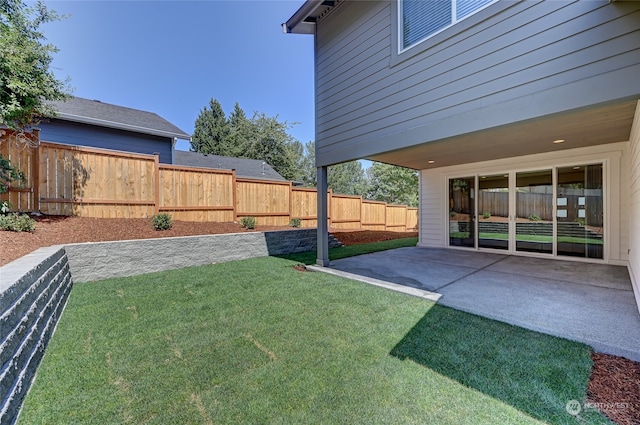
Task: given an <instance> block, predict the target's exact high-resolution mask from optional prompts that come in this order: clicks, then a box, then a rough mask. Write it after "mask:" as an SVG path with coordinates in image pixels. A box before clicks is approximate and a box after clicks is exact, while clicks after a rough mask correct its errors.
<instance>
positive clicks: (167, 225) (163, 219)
mask: <svg viewBox="0 0 640 425" xmlns="http://www.w3.org/2000/svg"><path fill="white" fill-rule="evenodd" d="M151 224H152V225H153V228H154V229H156V230H169V229H171V228H172V227H173V221H172V220H171V216H170V215H169V214H167V213H160V214H156V215H154V216H153V217H151Z"/></svg>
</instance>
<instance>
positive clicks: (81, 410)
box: [19, 257, 607, 425]
mask: <svg viewBox="0 0 640 425" xmlns="http://www.w3.org/2000/svg"><path fill="white" fill-rule="evenodd" d="M295 264H297V262H296V261H292V260H286V259H282V258H273V257H270V258H258V259H252V260H245V261H237V262H229V263H223V264H216V265H211V266H205V267H194V268H185V269H180V270H173V271H169V272H163V273H153V274H147V275H141V276H137V277H132V278H126V279H110V280H105V281H100V282H95V283H83V284H75V285H74V287H73V290H72V292H71V295H70V299H69V303H68V305H67V308H66V310H65V312H64V315H63V317H62V318H61V320H60V322H59V325H58V328H57V331H56V333H55V335H54V337H53V339H52V341H51V343H50V345H49V347H48V348H47V352H46V355H45V357H44V359H43V362H42V364H41V367H40V369H39V372H38V375H37V378H36V381H35V383H34V385H33V387H32V389H31V391H30V393H29V395H28V397H27V398H26V400H25V404H24V409H23V412H22V414H21V417H20V420H19V424H59V423H65V424H73V423H82V424H238V423H252V424H283V423H287V424H289V423H290V424H303V423H304V424H307V423H308V424H339V423H340V424H383V423H384V424H391V423H393V424H412V423H415V424H427V423H433V424H456V425H459V424H497V423H500V424H535V423H543V422H547V423H552V424H565V423H607V421H606V419H605V418H604V417H603V416H601V415H600V414H599V413H597V412H595V411H587V412H584V411H583V412H582V413H581V414H580V417H579V418H575V417H574V416H571V415H569V414H568V413H567V412H566V410H565V405H566V403H567V402H568V401H569V400H572V399H575V400H579V401H582V400H583V399H584V397H585V391H586V386H587V381H588V377H589V373H590V368H591V360H590V349H589V348H588V347H587V346H585V345H582V344H578V343H573V342H570V341H566V340H563V339H559V338H554V337H550V336H545V335H542V334H538V333H535V332H530V331H526V330H523V329H521V328H517V327H513V326H509V325H505V324H502V323H499V322H495V321H491V320H487V319H483V318H480V317H477V316H473V315H469V314H466V313H462V312H459V311H456V310H452V309H449V308H445V307H442V306H439V305H436V304H434V303H432V302H429V301H426V300H423V299H419V298H414V297H410V296H407V295H403V294H399V293H395V292H391V291H388V290H385V289H381V288H377V287H372V286H368V285H366V284H363V283H359V282H354V281H350V280H346V279H343V278H339V277H336V276H331V275H328V274H325V273H313V272H300V271H297V270H295V269H294V268H293V266H294V265H295Z"/></svg>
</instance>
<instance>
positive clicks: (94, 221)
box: [0, 216, 640, 425]
mask: <svg viewBox="0 0 640 425" xmlns="http://www.w3.org/2000/svg"><path fill="white" fill-rule="evenodd" d="M36 220H37V223H36V231H35V232H33V233H26V232H21V233H15V232H7V231H0V246H1V247H2V250H1V251H0V266H2V265H5V264H7V263H9V262H11V261H13V260H15V259H17V258H19V257H22V256H23V255H26V254H28V253H30V252H31V251H34V250H35V249H38V248H40V247H44V246H51V245H58V244H68V243H78V242H102V241H114V240H127V239H149V238H165V237H174V236H194V235H213V234H220V233H240V232H250V231H258V232H261V231H269V230H292V228H291V227H283V226H280V227H276V226H258V227H257V228H256V229H254V230H246V229H243V228H242V227H241V226H240V224H238V223H193V222H185V221H174V222H173V228H172V229H171V230H165V231H157V230H154V229H153V227H152V226H151V220H150V219H122V218H86V217H60V216H41V217H36ZM330 231H331V232H332V233H333V234H334V235H335V236H336V238H338V240H340V241H341V242H342V243H343V244H344V245H356V244H361V243H369V242H378V241H384V240H390V239H397V238H407V237H415V236H417V232H389V231H366V230H364V231H362V230H359V231H352V230H341V229H330ZM592 359H593V370H592V373H591V378H590V381H589V386H588V389H587V400H585V404H584V407H585V408H598V409H599V410H600V411H601V412H603V413H604V414H605V415H607V416H608V417H609V419H611V420H612V421H614V422H616V423H618V424H624V425H632V424H633V425H640V363H638V362H634V361H631V360H628V359H625V358H622V357H617V356H611V355H607V354H602V353H593V355H592Z"/></svg>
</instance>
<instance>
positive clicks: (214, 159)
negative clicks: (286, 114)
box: [173, 151, 286, 181]
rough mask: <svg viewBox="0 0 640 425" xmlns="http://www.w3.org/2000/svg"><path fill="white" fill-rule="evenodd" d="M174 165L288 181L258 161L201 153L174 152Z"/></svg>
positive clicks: (240, 175)
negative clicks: (215, 169) (229, 171)
mask: <svg viewBox="0 0 640 425" xmlns="http://www.w3.org/2000/svg"><path fill="white" fill-rule="evenodd" d="M173 163H174V165H184V166H188V167H202V168H218V169H223V170H236V175H237V176H238V177H246V178H251V179H260V180H282V181H286V179H285V178H284V177H282V176H281V175H280V174H278V172H277V171H276V170H274V169H273V168H272V167H271V165H269V164H267V163H266V162H264V161H260V160H258V159H247V158H234V157H231V156H221V155H208V154H202V153H200V152H185V151H173Z"/></svg>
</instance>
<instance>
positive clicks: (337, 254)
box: [278, 238, 418, 264]
mask: <svg viewBox="0 0 640 425" xmlns="http://www.w3.org/2000/svg"><path fill="white" fill-rule="evenodd" d="M417 243H418V238H401V239H391V240H388V241H382V242H372V243H366V244H357V245H349V246H341V247H338V248H329V259H331V260H339V259H341V258H347V257H353V256H354V255H362V254H371V253H372V252H379V251H386V250H389V249H396V248H404V247H409V246H416V244H417ZM278 257H280V258H286V259H289V260H295V261H297V262H299V263H302V264H315V262H316V258H317V257H318V256H317V253H316V252H315V251H308V252H298V253H294V254H286V255H279V256H278Z"/></svg>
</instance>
